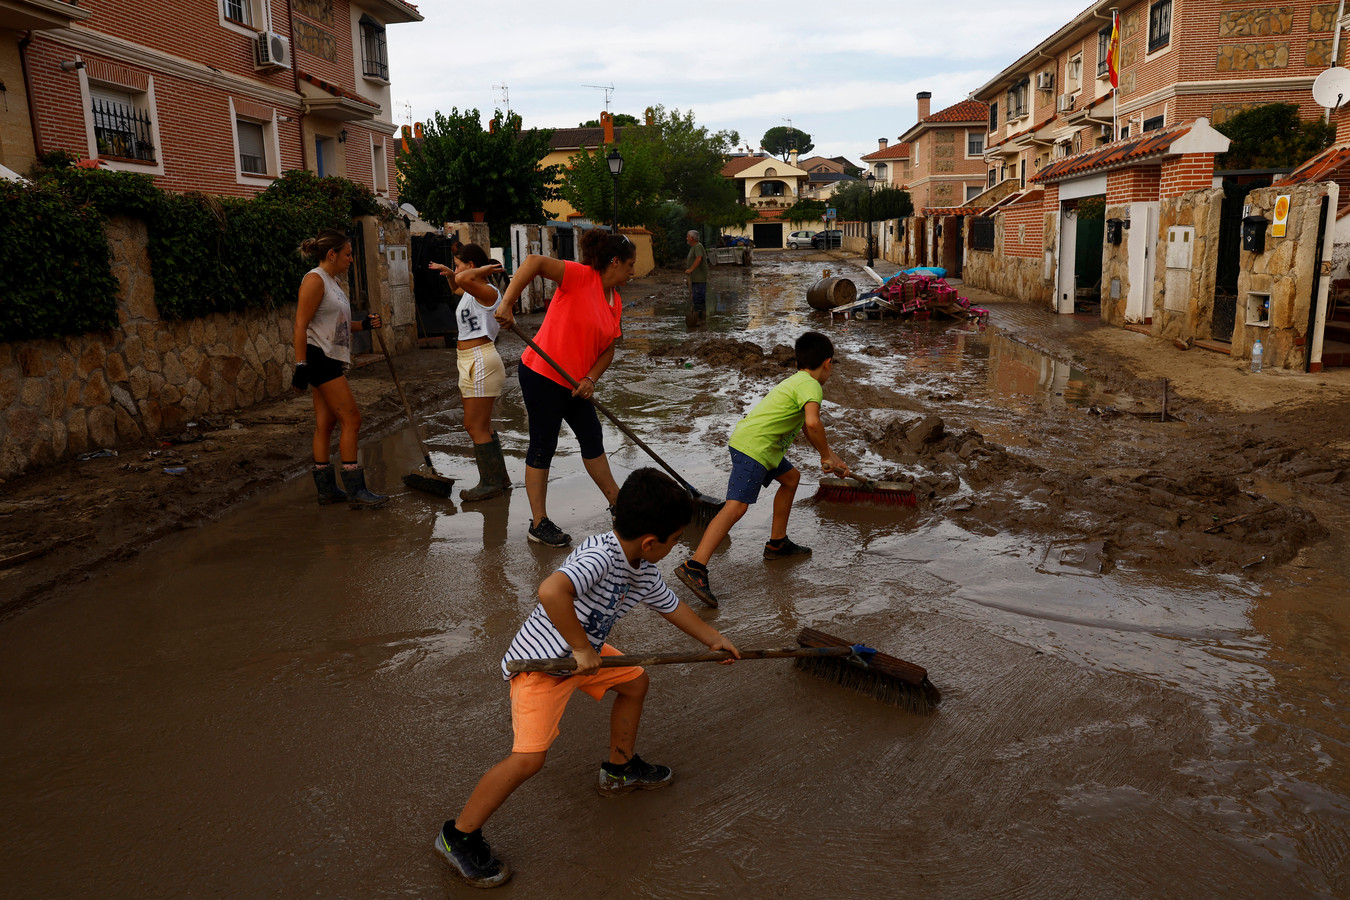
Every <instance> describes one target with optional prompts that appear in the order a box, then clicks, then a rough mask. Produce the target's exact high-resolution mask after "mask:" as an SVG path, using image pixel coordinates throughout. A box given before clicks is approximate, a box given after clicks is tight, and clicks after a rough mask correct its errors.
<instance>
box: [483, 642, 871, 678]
mask: <svg viewBox="0 0 1350 900" xmlns="http://www.w3.org/2000/svg"><path fill="white" fill-rule="evenodd" d="M852 655H853V648H852V647H782V648H779V649H776V650H772V649H771V650H742V651H741V659H790V658H795V657H831V656H852ZM732 658H733V657H732V655H731V653H730V652H729V651H726V650H704V651H694V652H692V653H649V654H646V655H633V656H602V657H600V668H602V669H612V668H616V667H618V666H664V665H668V664H670V663H696V662H723V661H725V660H728V659H732ZM576 667H577V661H576V660H575V659H574V658H572V657H570V656H566V657H561V658H558V659H512V660H508V661H507V663H506V670H507V671H508V672H570V671H572V670H573V669H575V668H576Z"/></svg>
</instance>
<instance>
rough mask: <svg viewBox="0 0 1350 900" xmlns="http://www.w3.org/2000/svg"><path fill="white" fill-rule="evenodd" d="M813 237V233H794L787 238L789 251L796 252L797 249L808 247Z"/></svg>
mask: <svg viewBox="0 0 1350 900" xmlns="http://www.w3.org/2000/svg"><path fill="white" fill-rule="evenodd" d="M814 235H815V232H814V231H794V232H792V234H789V235H788V237H787V245H788V249H789V250H796V249H797V248H799V247H810V246H811V238H812V237H813V236H814Z"/></svg>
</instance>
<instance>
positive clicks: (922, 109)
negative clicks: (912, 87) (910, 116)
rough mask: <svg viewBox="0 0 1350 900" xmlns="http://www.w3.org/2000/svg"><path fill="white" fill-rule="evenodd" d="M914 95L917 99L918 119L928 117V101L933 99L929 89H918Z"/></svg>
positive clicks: (921, 119)
mask: <svg viewBox="0 0 1350 900" xmlns="http://www.w3.org/2000/svg"><path fill="white" fill-rule="evenodd" d="M914 96H915V97H916V98H917V99H918V101H919V121H920V122H922V121H923V120H924V119H926V118H928V103H929V101H930V100H932V99H933V95H932V93H931V92H929V91H919V92H918V93H917V94H915V95H914Z"/></svg>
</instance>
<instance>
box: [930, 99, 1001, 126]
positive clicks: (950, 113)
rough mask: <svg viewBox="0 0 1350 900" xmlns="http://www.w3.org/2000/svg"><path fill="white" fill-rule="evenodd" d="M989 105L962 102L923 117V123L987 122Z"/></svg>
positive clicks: (968, 101)
mask: <svg viewBox="0 0 1350 900" xmlns="http://www.w3.org/2000/svg"><path fill="white" fill-rule="evenodd" d="M988 120H989V104H988V103H981V102H980V101H979V100H962V101H961V102H960V103H955V104H952V105H951V106H949V107H947V108H946V109H940V110H938V111H937V112H935V113H933V114H932V115H931V116H925V117H924V119H923V121H924V122H935V123H941V122H987V121H988Z"/></svg>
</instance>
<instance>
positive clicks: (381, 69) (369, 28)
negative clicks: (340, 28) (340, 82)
mask: <svg viewBox="0 0 1350 900" xmlns="http://www.w3.org/2000/svg"><path fill="white" fill-rule="evenodd" d="M227 2H228V0H227ZM361 74H363V75H365V76H366V77H367V78H378V79H380V80H381V81H388V80H389V48H388V47H387V45H386V44H385V39H384V26H383V25H381V24H380V23H379V22H376V21H375V20H374V19H372V18H371V17H370V16H364V15H363V16H362V17H361Z"/></svg>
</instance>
